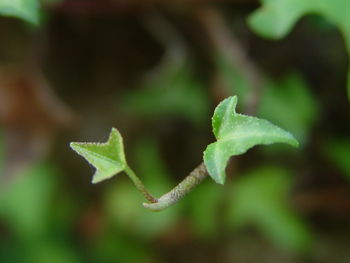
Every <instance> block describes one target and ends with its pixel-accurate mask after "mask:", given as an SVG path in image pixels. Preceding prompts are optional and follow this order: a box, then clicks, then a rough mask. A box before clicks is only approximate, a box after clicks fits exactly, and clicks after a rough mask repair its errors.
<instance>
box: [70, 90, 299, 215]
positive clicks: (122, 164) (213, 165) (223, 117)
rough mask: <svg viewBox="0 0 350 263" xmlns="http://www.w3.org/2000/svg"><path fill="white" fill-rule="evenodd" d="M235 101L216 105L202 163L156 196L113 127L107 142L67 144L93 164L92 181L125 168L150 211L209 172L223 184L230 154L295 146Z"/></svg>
mask: <svg viewBox="0 0 350 263" xmlns="http://www.w3.org/2000/svg"><path fill="white" fill-rule="evenodd" d="M236 105H237V97H236V96H233V97H229V98H227V99H225V100H223V101H222V102H221V103H220V104H219V105H218V106H217V107H216V109H215V112H214V116H213V118H212V126H213V132H214V135H215V137H216V139H217V141H216V142H214V143H212V144H210V145H208V146H207V148H206V150H205V151H204V156H203V159H204V163H202V164H200V165H199V166H198V167H197V168H195V169H194V170H193V171H192V172H191V173H190V174H189V175H188V176H187V177H186V178H185V179H184V180H183V181H182V182H180V183H179V184H178V185H177V186H176V187H174V188H173V189H172V190H171V191H169V192H168V193H166V194H164V195H163V196H161V197H159V198H155V197H153V195H152V194H151V193H150V192H149V191H148V190H147V188H146V187H145V186H144V184H143V183H142V181H141V179H140V178H139V177H138V176H137V175H136V174H135V173H134V172H133V170H132V169H131V168H130V167H129V165H128V164H127V161H126V158H125V154H124V145H123V138H122V136H121V135H120V133H119V131H118V130H117V129H115V128H112V131H111V133H110V135H109V139H108V141H107V142H106V143H78V142H72V143H71V144H70V146H71V148H72V149H73V150H74V151H76V152H77V153H78V154H79V155H81V156H83V157H84V158H85V159H86V160H87V161H88V162H89V163H90V164H91V165H93V166H94V167H95V168H96V172H95V174H94V176H93V179H92V183H98V182H101V181H103V180H106V179H109V178H111V177H113V176H114V175H116V174H119V173H121V172H125V173H126V174H127V175H128V176H129V178H130V179H131V180H132V181H133V183H134V184H135V186H136V188H137V189H138V190H139V191H140V192H141V193H142V194H143V195H144V197H145V198H146V199H147V200H148V201H149V202H150V203H143V206H144V207H145V208H148V209H150V210H152V211H160V210H163V209H165V208H167V207H169V206H171V205H173V204H175V203H176V202H177V201H179V200H180V199H181V198H183V197H184V196H185V195H186V194H187V193H189V192H190V191H191V190H192V189H193V188H194V187H195V186H196V185H198V184H199V183H201V182H202V181H203V180H204V179H205V178H206V177H207V176H208V175H209V176H210V177H211V178H212V179H213V180H214V181H215V182H216V183H219V184H224V183H225V178H226V173H225V168H226V165H227V162H228V161H229V159H230V157H231V156H235V155H240V154H243V153H245V152H246V151H247V150H249V149H250V148H252V147H254V146H255V145H259V144H264V145H267V144H272V143H287V144H290V145H292V146H295V147H297V146H298V142H297V140H296V139H295V138H294V137H293V135H292V134H291V133H289V132H287V131H285V130H283V129H281V128H279V127H277V126H275V125H273V124H272V123H270V122H269V121H266V120H263V119H259V118H256V117H251V116H246V115H243V114H239V113H236Z"/></svg>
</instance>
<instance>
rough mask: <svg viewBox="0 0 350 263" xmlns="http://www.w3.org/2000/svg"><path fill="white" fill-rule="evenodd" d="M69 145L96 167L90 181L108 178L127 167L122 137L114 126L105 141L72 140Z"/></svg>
mask: <svg viewBox="0 0 350 263" xmlns="http://www.w3.org/2000/svg"><path fill="white" fill-rule="evenodd" d="M70 146H71V148H72V149H73V150H74V151H76V152H77V153H78V154H80V155H81V156H83V157H84V158H85V159H86V160H87V161H88V162H89V163H90V164H92V165H93V166H94V167H95V168H96V172H95V174H94V176H93V179H92V183H99V182H101V181H103V180H106V179H109V178H111V177H112V176H114V175H116V174H118V173H120V172H122V171H124V170H125V169H126V168H127V167H128V165H127V163H126V160H125V155H124V146H123V138H122V136H121V135H120V133H119V131H118V130H117V129H115V128H112V131H111V133H110V135H109V138H108V141H107V142H106V143H78V142H72V143H71V144H70Z"/></svg>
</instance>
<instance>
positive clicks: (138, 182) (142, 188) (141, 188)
mask: <svg viewBox="0 0 350 263" xmlns="http://www.w3.org/2000/svg"><path fill="white" fill-rule="evenodd" d="M125 172H126V173H127V174H128V176H129V177H130V179H131V180H132V181H133V183H134V184H135V186H136V188H137V189H138V190H139V191H140V192H141V193H142V194H143V196H144V197H145V198H146V199H147V200H148V201H149V202H151V203H156V202H157V201H158V200H157V198H155V197H154V196H153V195H152V194H151V193H150V192H149V191H148V190H147V189H146V187H145V185H144V184H143V183H142V181H141V180H140V178H138V177H137V175H136V174H135V172H134V171H133V170H131V168H130V167H129V166H127V167H126V168H125Z"/></svg>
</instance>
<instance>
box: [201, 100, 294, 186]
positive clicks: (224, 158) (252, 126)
mask: <svg viewBox="0 0 350 263" xmlns="http://www.w3.org/2000/svg"><path fill="white" fill-rule="evenodd" d="M236 105H237V97H236V96H234V97H229V98H227V99H225V100H223V101H222V102H221V103H220V104H219V105H218V106H217V107H216V109H215V112H214V116H213V118H212V126H213V132H214V135H215V137H216V139H217V141H216V142H214V143H212V144H210V145H209V146H208V147H207V149H206V150H205V151H204V163H205V166H206V168H207V170H208V172H209V174H210V176H211V177H212V178H213V179H214V181H215V182H217V183H219V184H224V182H225V177H226V174H225V168H226V164H227V162H228V160H229V158H230V157H231V156H234V155H239V154H243V153H245V152H246V151H247V150H248V149H250V148H252V147H253V146H255V145H258V144H272V143H288V144H290V145H292V146H295V147H296V146H298V142H297V140H296V139H295V138H294V137H293V135H292V134H291V133H289V132H287V131H284V130H282V129H281V128H279V127H277V126H275V125H273V124H271V123H270V122H268V121H266V120H262V119H258V118H255V117H250V116H246V115H243V114H239V113H236Z"/></svg>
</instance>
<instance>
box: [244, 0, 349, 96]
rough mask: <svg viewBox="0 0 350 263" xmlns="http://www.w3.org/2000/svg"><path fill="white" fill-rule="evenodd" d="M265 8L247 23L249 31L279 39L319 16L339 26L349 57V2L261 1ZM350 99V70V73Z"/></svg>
mask: <svg viewBox="0 0 350 263" xmlns="http://www.w3.org/2000/svg"><path fill="white" fill-rule="evenodd" d="M261 2H262V7H261V8H259V9H258V10H257V11H255V12H254V13H253V14H252V15H251V16H250V17H249V19H248V23H249V25H250V27H251V28H252V29H253V30H254V31H255V32H256V33H258V34H260V35H262V36H264V37H268V38H272V39H280V38H282V37H284V36H286V35H287V34H288V33H289V32H290V31H291V29H292V28H293V26H294V25H295V23H296V22H297V21H298V20H299V19H300V18H301V17H302V16H304V15H307V14H318V15H321V16H323V17H325V18H326V19H327V20H329V21H330V22H331V23H333V24H334V25H336V26H337V27H338V28H339V30H340V32H341V33H342V34H343V36H344V40H345V45H346V47H347V50H348V53H349V54H350V16H349V12H350V1H348V0H307V1H306V0H273V1H271V0H261ZM347 86H348V96H349V99H350V70H349V71H348V85H347Z"/></svg>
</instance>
